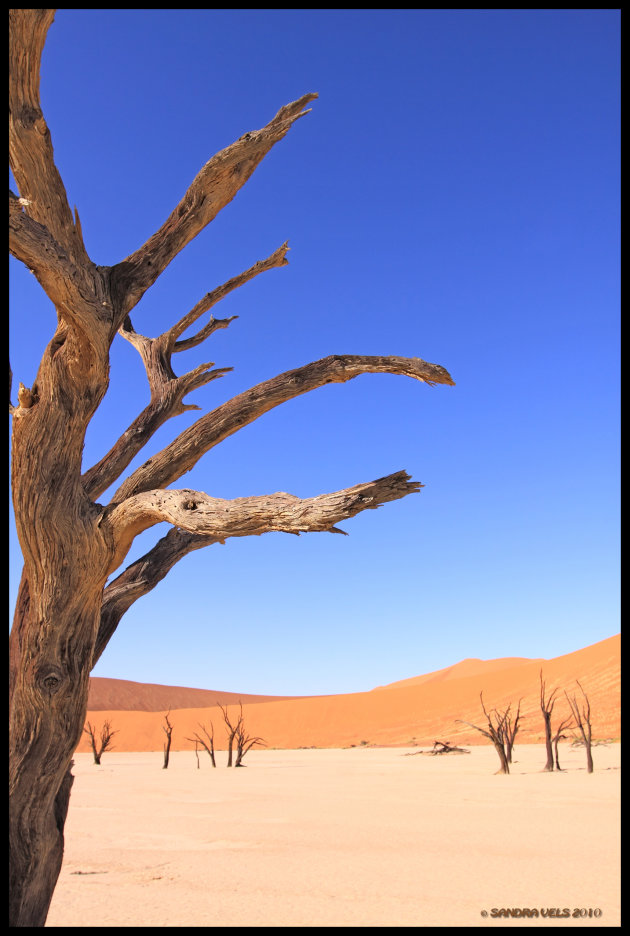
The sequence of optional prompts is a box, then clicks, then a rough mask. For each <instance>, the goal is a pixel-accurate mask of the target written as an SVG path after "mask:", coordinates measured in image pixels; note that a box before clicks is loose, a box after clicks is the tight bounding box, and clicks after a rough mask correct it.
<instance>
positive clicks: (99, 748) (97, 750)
mask: <svg viewBox="0 0 630 936" xmlns="http://www.w3.org/2000/svg"><path fill="white" fill-rule="evenodd" d="M83 731H84V732H85V734H86V735H87V736H88V737H89V739H90V744H91V745H92V753H93V754H94V763H95V764H100V763H101V757H102V756H103V754H104V753H105V751H107V750H108V749H109V750H110V751H111V749H112V743H111V741H112V738H113V737H114V735H115V734H118V731H112V725H111V722H109V721H105V722H103V727H102V728H101V737H100V742H99V743H97V741H96V727H95V726H93V725H91V724H90V722H87V723H86V725H85V728H84V729H83Z"/></svg>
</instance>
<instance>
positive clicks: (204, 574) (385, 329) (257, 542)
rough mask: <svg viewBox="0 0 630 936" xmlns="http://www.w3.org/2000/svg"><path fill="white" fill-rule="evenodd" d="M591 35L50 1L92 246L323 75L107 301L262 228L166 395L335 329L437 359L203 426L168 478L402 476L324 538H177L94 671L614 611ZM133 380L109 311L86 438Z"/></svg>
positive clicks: (317, 13)
mask: <svg viewBox="0 0 630 936" xmlns="http://www.w3.org/2000/svg"><path fill="white" fill-rule="evenodd" d="M619 42H620V16H619V11H618V10H463V11H457V10H435V11H433V10H393V11H385V10H358V11H345V10H254V11H250V10H184V11H179V10H146V11H139V10H60V11H59V12H58V13H57V15H56V18H55V22H54V23H53V25H52V27H51V29H50V32H49V34H48V40H47V44H46V47H45V50H44V55H43V63H42V82H41V97H42V103H43V108H44V113H45V116H46V119H47V121H48V124H49V126H50V129H51V132H52V138H53V144H54V147H55V156H56V161H57V165H58V167H59V169H60V171H61V173H62V176H63V178H64V181H65V184H66V188H67V190H68V194H69V199H70V202H71V204H73V205H74V204H76V205H77V206H78V209H79V212H80V215H81V221H82V225H83V232H84V236H85V240H86V245H87V248H88V251H89V252H90V254H91V256H92V258H93V259H94V260H95V262H97V263H101V264H112V263H115V262H117V261H118V260H120V259H122V258H124V257H125V256H126V255H127V254H129V253H130V252H131V251H133V250H134V249H136V248H137V247H138V246H139V245H140V244H142V243H143V242H144V241H145V240H146V239H147V238H148V237H149V236H150V235H151V234H152V233H153V231H154V230H156V228H157V227H158V226H159V225H160V224H161V223H162V221H163V220H164V219H165V217H166V216H167V215H168V214H169V213H170V211H171V209H172V208H173V207H174V206H175V204H176V203H177V201H178V200H179V199H180V198H181V196H182V195H183V193H184V191H185V189H186V188H187V186H188V184H189V183H190V181H191V180H192V178H193V177H194V176H195V174H196V173H197V171H198V170H199V169H200V168H201V166H202V165H203V163H204V162H206V161H207V159H209V158H210V156H212V155H213V154H214V153H215V152H217V151H218V150H220V149H222V148H223V147H225V146H227V145H228V144H230V143H231V142H233V141H234V140H236V139H237V138H238V137H239V136H241V135H242V134H243V133H245V132H246V131H248V130H255V129H258V128H259V127H262V126H263V125H264V124H266V123H267V122H268V121H269V120H270V119H271V117H273V116H274V114H275V113H276V112H277V110H278V109H279V108H280V107H281V106H282V105H284V104H286V103H287V102H289V101H292V100H295V99H296V98H298V97H300V96H301V95H303V94H305V93H307V92H311V91H316V92H318V94H319V99H318V100H317V101H315V102H314V104H313V110H312V112H311V113H310V114H309V115H308V116H306V117H305V118H304V119H302V120H299V121H298V122H297V123H296V124H295V126H294V127H293V128H292V129H291V131H290V132H289V134H288V136H287V137H286V138H285V139H284V140H283V141H282V142H281V143H279V144H278V145H277V146H276V147H275V148H274V149H273V150H272V151H271V153H270V154H269V155H268V156H267V157H266V159H265V160H264V161H263V163H262V164H261V165H260V167H259V168H258V169H257V170H256V172H255V173H254V175H253V176H252V178H251V179H250V181H249V182H248V183H247V184H246V186H245V187H244V188H243V189H242V190H241V192H240V193H239V194H238V195H237V196H236V198H235V200H234V201H233V202H232V203H231V204H230V205H228V207H227V208H225V209H224V210H223V212H222V213H221V214H220V215H219V216H218V218H217V219H216V220H215V221H214V222H213V223H212V224H211V225H210V226H209V227H208V228H206V229H205V231H204V232H203V233H202V234H201V235H199V236H198V237H197V238H196V240H195V241H193V243H192V244H190V245H189V246H188V247H187V248H186V250H185V251H184V252H183V253H182V254H180V256H179V257H178V258H177V259H176V260H175V261H174V262H173V263H172V264H171V266H170V267H169V268H168V269H167V271H166V272H165V273H164V275H163V276H162V277H161V279H160V280H159V282H158V283H157V284H156V285H155V286H154V287H153V288H152V289H151V290H150V291H149V292H148V293H147V295H146V296H145V297H144V298H143V300H142V301H141V303H140V304H139V306H138V307H137V309H136V310H135V314H134V315H133V316H132V317H133V322H134V325H135V327H136V329H137V330H138V331H140V332H143V333H144V334H150V335H156V334H159V333H161V332H162V331H164V330H165V328H166V327H167V326H168V325H170V324H171V323H172V322H174V321H175V319H176V318H179V317H180V316H181V315H183V314H184V313H185V312H187V311H188V310H189V309H190V308H191V307H192V306H193V305H194V304H195V303H196V302H197V300H198V299H200V298H201V296H203V295H204V294H205V293H206V292H207V291H208V290H210V289H212V288H214V287H215V286H217V285H219V284H220V283H222V282H224V281H225V280H226V279H228V278H229V277H231V276H234V275H236V274H237V273H239V272H240V271H241V270H244V269H246V268H247V267H249V266H250V265H251V264H253V263H254V262H255V261H256V260H259V259H262V258H263V257H266V256H267V255H268V254H269V253H271V252H272V251H273V250H274V249H275V248H276V247H278V246H279V245H280V244H282V243H283V242H284V241H285V240H288V241H289V244H290V247H291V252H290V254H289V260H290V266H288V267H285V268H283V269H282V270H274V271H272V272H270V273H266V274H264V275H263V276H261V277H258V278H257V279H255V280H254V281H252V282H251V283H249V284H248V285H246V286H244V287H242V288H241V289H240V290H238V291H237V292H236V293H233V294H232V295H230V296H229V297H228V298H227V299H226V300H224V302H223V303H222V304H221V305H220V306H219V307H217V308H216V309H215V310H214V311H215V313H216V315H217V316H219V317H226V316H228V315H238V316H239V318H238V319H237V320H236V321H235V322H233V323H232V325H231V326H230V328H229V329H227V330H224V331H220V332H218V333H217V334H216V335H214V336H212V338H211V339H210V341H209V342H207V343H206V345H205V346H202V348H201V349H198V350H196V351H194V352H189V353H188V355H187V356H185V355H179V356H178V358H177V359H176V361H175V367H176V369H178V368H179V370H178V372H180V373H181V372H182V370H184V369H185V370H189V369H190V368H191V367H192V366H194V365H195V364H196V363H200V362H201V361H207V360H214V361H215V362H216V363H217V366H221V367H223V366H234V368H235V370H234V371H233V373H231V374H229V375H227V376H226V377H224V378H223V379H222V380H218V381H214V382H213V383H211V384H210V385H209V386H208V387H206V388H204V389H202V390H201V391H198V392H197V393H196V394H194V395H193V396H191V397H189V398H188V402H195V403H197V404H199V405H200V406H201V407H202V409H203V411H204V412H205V411H208V410H209V409H211V408H213V407H214V406H216V405H218V404H220V403H222V402H223V401H224V400H226V399H228V398H230V397H231V396H233V395H235V394H236V393H239V392H240V391H242V390H244V389H246V388H247V387H250V386H252V385H254V384H256V383H258V382H259V381H261V380H264V379H266V378H268V377H271V376H273V375H275V374H277V373H280V372H282V371H284V370H288V369H290V368H293V367H296V366H298V365H300V364H305V363H307V362H308V361H311V360H316V359H318V358H320V357H323V356H325V355H327V354H330V353H349V354H352V353H355V354H397V355H405V356H417V357H422V358H424V359H425V360H427V361H432V362H434V363H438V364H442V365H443V366H444V367H446V368H447V369H448V370H449V372H450V373H451V374H452V376H453V378H454V380H455V381H456V384H457V386H456V387H452V388H451V387H435V388H429V387H426V386H425V385H423V384H420V383H417V382H415V381H411V380H409V379H406V378H402V377H393V376H363V377H359V378H357V379H356V380H353V381H351V382H350V383H348V384H344V385H332V386H329V387H326V388H323V389H321V390H318V391H314V392H312V393H310V394H307V395H305V396H303V397H300V398H298V399H296V400H293V401H291V402H289V403H288V404H285V405H284V406H282V407H279V408H276V409H275V410H274V411H272V412H271V413H268V414H267V415H265V416H263V417H262V418H261V419H259V420H258V421H257V422H255V423H254V424H253V425H251V426H249V427H247V428H245V429H243V430H241V431H240V432H239V433H238V434H237V435H235V436H232V437H231V438H230V439H228V440H227V441H226V442H224V443H223V444H222V445H221V446H220V447H218V448H216V449H214V450H213V451H212V452H210V453H209V454H208V455H207V456H206V457H205V458H204V459H203V460H202V461H201V462H200V463H199V465H198V466H197V467H196V468H195V469H194V470H193V471H192V472H191V473H189V474H188V475H186V476H185V477H184V478H183V479H182V480H181V481H180V482H177V483H176V484H175V485H173V486H174V487H191V488H198V489H201V490H205V491H206V492H207V493H209V494H211V495H214V496H218V497H239V496H244V495H251V494H264V493H271V492H274V491H280V490H284V491H289V492H291V493H293V494H297V495H299V496H301V497H310V496H314V495H316V494H319V493H324V492H327V491H333V490H337V489H339V488H343V487H346V486H349V485H352V484H356V483H358V482H360V481H369V480H372V479H374V478H378V477H381V476H382V475H385V474H389V473H390V472H393V471H397V470H399V469H403V468H404V469H406V470H407V471H408V472H409V473H410V474H411V475H412V476H413V478H414V479H415V480H418V481H421V482H423V483H424V484H425V485H426V486H425V487H424V488H423V490H422V491H421V493H420V494H416V495H412V496H410V497H407V498H405V499H403V500H402V501H398V502H396V503H393V504H388V505H385V506H384V507H382V508H380V509H379V510H378V511H366V512H364V513H363V514H361V515H360V516H359V517H357V518H355V519H354V520H351V521H348V522H347V523H345V524H343V525H342V526H344V528H345V529H346V531H347V532H349V534H350V535H349V536H348V537H342V536H331V535H328V534H310V535H303V536H301V537H299V538H298V537H295V536H286V535H282V534H267V535H265V536H263V537H253V538H248V539H240V540H238V539H234V540H229V541H228V542H227V544H226V545H225V546H214V547H210V548H207V549H205V550H201V551H199V552H197V553H194V554H192V555H190V556H188V557H187V558H186V559H184V560H183V561H182V562H180V563H179V565H178V566H177V567H176V568H175V569H174V570H173V571H172V572H171V573H170V574H169V576H168V577H167V579H165V581H164V582H163V583H162V584H161V585H160V586H158V588H156V589H155V590H154V591H153V592H152V593H151V594H150V595H148V596H146V597H145V598H143V599H142V600H141V601H139V602H137V604H136V605H135V606H134V607H133V608H132V609H131V611H130V612H128V614H127V615H126V616H125V618H124V619H123V621H122V623H121V625H120V627H119V629H118V631H117V633H116V634H115V635H114V637H113V639H112V641H111V643H110V645H109V647H108V649H107V650H106V652H105V653H104V655H103V657H102V658H101V660H100V662H99V663H98V665H97V666H96V668H95V670H94V675H95V676H109V677H116V678H120V679H133V680H138V681H142V682H156V683H163V684H169V685H185V686H195V687H205V688H214V689H224V690H232V691H237V692H238V691H242V692H260V693H269V694H304V695H306V694H325V693H343V692H354V691H361V690H367V689H371V688H373V687H374V686H377V685H381V684H384V683H387V682H392V681H394V680H398V679H403V678H406V677H409V676H414V675H417V674H419V673H424V672H429V671H431V670H435V669H439V668H441V667H444V666H448V665H450V664H452V663H455V662H457V661H458V660H461V659H463V658H465V657H481V658H483V659H488V658H494V657H501V656H525V657H545V658H549V657H554V656H558V655H560V654H563V653H568V652H571V651H573V650H576V649H579V648H581V647H584V646H587V645H589V644H591V643H595V642H596V641H598V640H602V639H604V638H606V637H609V636H611V635H612V634H614V633H616V632H618V630H619V626H620V624H619V622H620V610H619V589H620V546H619V516H620V451H619V450H620V426H619V418H620V412H619V411H620V338H619V330H620V298H619V291H620V285H619V280H620V233H619V228H620V182H619V163H620V154H619V153H620V117H619V110H620V50H619ZM10 290H11V301H12V308H13V313H12V315H13V318H12V326H11V332H10V342H11V363H12V367H13V372H14V386H17V381H18V380H21V381H22V382H23V383H25V384H27V385H29V386H30V384H31V382H32V380H33V378H34V376H35V372H36V368H37V364H38V361H39V358H40V357H41V354H42V352H43V350H44V348H45V346H46V344H47V343H48V341H49V339H50V337H51V335H52V333H53V330H54V325H55V315H54V310H53V308H52V306H51V305H50V303H49V302H48V300H47V299H46V298H45V296H44V295H43V293H42V291H41V289H40V287H39V285H38V284H37V282H36V281H35V279H34V277H32V276H31V275H30V274H29V273H28V272H26V271H24V270H23V269H22V268H21V267H20V264H18V263H17V262H14V261H12V263H11V280H10ZM183 357H186V360H185V362H183V361H181V360H179V358H183ZM147 400H148V391H147V387H146V383H145V378H144V372H143V370H142V367H141V365H140V361H139V358H138V357H137V355H136V352H135V351H134V350H133V349H132V348H131V346H129V345H128V344H127V343H126V342H124V341H123V340H122V339H120V340H119V341H117V342H116V343H115V350H114V353H113V360H112V381H111V388H110V391H109V393H108V395H107V398H106V400H105V401H104V403H103V404H102V406H101V408H100V410H99V412H98V414H97V417H96V418H95V420H94V422H93V425H92V427H91V429H90V433H89V435H88V438H87V440H86V445H85V466H86V467H89V465H91V464H93V463H94V462H95V461H96V460H97V459H98V458H99V457H100V456H101V455H102V454H103V453H104V452H105V451H106V450H107V449H108V448H109V447H110V445H111V444H112V443H113V441H114V440H115V439H116V438H117V437H118V436H119V435H120V433H121V432H122V431H124V430H125V429H126V427H127V425H128V424H129V423H130V422H131V420H132V419H133V417H134V416H135V415H136V413H137V412H138V411H139V410H140V409H141V408H142V407H143V406H144V405H145V403H146V402H147ZM195 415H196V414H195V413H194V412H193V413H187V414H185V415H184V416H180V417H178V419H176V420H171V421H169V423H167V424H166V425H165V426H164V427H163V428H162V429H161V430H160V432H159V433H158V434H157V436H156V437H154V440H153V441H152V443H151V445H150V446H149V447H147V448H146V449H144V451H143V453H142V454H141V455H140V456H139V457H138V459H137V460H136V462H134V463H133V465H132V468H133V467H136V466H137V465H138V464H140V463H141V462H142V461H144V460H146V458H147V457H149V455H150V454H151V453H152V452H155V451H157V450H159V449H160V448H162V447H163V445H164V444H166V443H167V442H169V441H170V440H171V439H172V438H174V436H175V435H176V434H177V433H178V432H179V431H181V430H182V429H183V428H185V426H187V425H189V424H191V423H192V421H193V420H194V419H195ZM197 415H199V414H197ZM106 499H107V497H106V496H104V497H103V498H101V501H102V502H106ZM166 529H167V528H166V526H165V525H161V526H159V527H155V528H153V530H151V531H148V532H147V533H146V534H144V535H143V537H141V538H140V539H139V541H137V543H136V544H135V546H134V549H133V551H132V552H131V553H130V554H129V557H128V560H127V563H128V562H131V561H132V560H134V559H135V558H137V557H138V556H140V555H142V554H143V553H144V552H146V551H147V549H148V548H150V546H151V545H152V544H153V542H155V541H156V540H157V538H159V536H161V535H163V533H164V532H166ZM10 545H11V551H12V561H11V567H10V590H11V599H12V604H13V601H14V599H15V594H16V590H17V582H18V580H19V575H20V569H21V557H20V554H19V548H18V546H17V541H16V538H15V535H14V534H13V532H12V533H11V540H10ZM127 563H126V564H127Z"/></svg>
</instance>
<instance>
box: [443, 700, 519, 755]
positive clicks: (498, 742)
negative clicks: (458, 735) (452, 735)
mask: <svg viewBox="0 0 630 936" xmlns="http://www.w3.org/2000/svg"><path fill="white" fill-rule="evenodd" d="M479 699H480V700H481V708H482V709H483V714H484V715H485V716H486V721H487V723H488V727H487V728H480V727H479V725H473V724H472V722H467V721H463V719H461V718H458V719H457V721H458V722H460V723H461V724H463V725H469V727H470V728H474V729H475V731H479V732H480V733H481V734H482V735H484V736H485V737H486V738H489V739H490V741H492V743H493V744H494V748H495V750H496V752H497V754H498V755H499V762H500V764H501V767H500V768H499V770H497V773H498V774H509V772H510V763H509V761H508V755H507V743H508V736H509V728H508V723H509V718H510V705H508V707H507V709H505V711H504V712H499V711H498V710H497V709H493V710H492V712H490V713H488V712H487V711H486V707H485V705H484V704H483V693H482V692H480V693H479ZM519 704H520V703H519ZM493 716H494V720H493ZM517 722H518V720H517ZM514 734H516V732H514ZM512 740H513V739H512Z"/></svg>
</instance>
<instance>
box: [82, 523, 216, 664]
mask: <svg viewBox="0 0 630 936" xmlns="http://www.w3.org/2000/svg"><path fill="white" fill-rule="evenodd" d="M218 542H220V540H218V539H217V537H216V536H206V535H203V534H198V533H186V532H185V531H184V530H177V529H171V530H169V532H168V533H167V534H166V536H163V537H162V539H161V540H159V541H158V542H157V543H156V545H155V546H154V547H153V549H151V550H150V551H149V552H148V553H146V555H144V556H142V558H141V559H138V560H137V561H136V562H133V563H132V564H131V565H130V566H128V567H127V568H126V569H125V571H124V572H121V573H120V575H119V576H118V577H117V578H115V579H114V580H113V581H112V582H110V583H109V585H107V587H106V588H105V590H104V592H103V604H102V606H101V622H100V626H99V629H98V635H97V637H96V643H95V646H94V656H93V658H92V667H94V666H95V665H96V663H97V661H98V660H99V659H100V657H101V654H102V653H103V650H104V649H105V647H106V646H107V644H108V642H109V640H110V638H111V636H112V634H113V633H114V631H115V630H116V628H117V627H118V624H119V623H120V619H121V618H122V617H123V615H124V614H125V612H126V611H128V610H129V608H130V607H131V605H132V604H134V603H135V602H136V601H137V600H138V598H141V597H142V596H143V595H146V594H148V593H149V592H150V591H152V590H153V589H154V588H155V586H156V585H157V584H158V583H159V582H161V581H162V579H163V578H164V577H165V576H166V575H167V574H168V573H169V572H170V570H171V569H172V568H173V566H174V565H175V564H176V563H177V562H179V560H180V559H182V558H183V557H184V556H187V555H188V553H190V552H194V550H196V549H202V548H203V547H204V546H211V545H213V544H214V543H218Z"/></svg>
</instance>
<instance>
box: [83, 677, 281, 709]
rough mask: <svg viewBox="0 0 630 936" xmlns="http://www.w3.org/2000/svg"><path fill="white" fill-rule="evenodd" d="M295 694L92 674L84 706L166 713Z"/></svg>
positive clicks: (262, 700)
mask: <svg viewBox="0 0 630 936" xmlns="http://www.w3.org/2000/svg"><path fill="white" fill-rule="evenodd" d="M293 698H296V697H295V696H264V695H251V694H248V693H239V692H221V691H219V690H214V689H186V688H184V687H183V686H160V685H158V684H157V683H139V682H131V681H130V680H127V679H106V678H104V677H102V676H93V677H92V679H90V693H89V696H88V709H89V710H90V711H91V712H98V711H101V710H115V711H118V710H119V709H122V710H124V711H131V712H136V711H141V712H167V711H171V712H172V711H175V709H181V708H207V707H208V706H211V705H216V704H217V702H220V703H221V705H229V704H230V703H231V704H233V705H238V703H239V701H240V702H242V703H243V704H245V703H246V702H272V701H275V700H276V699H293Z"/></svg>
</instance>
